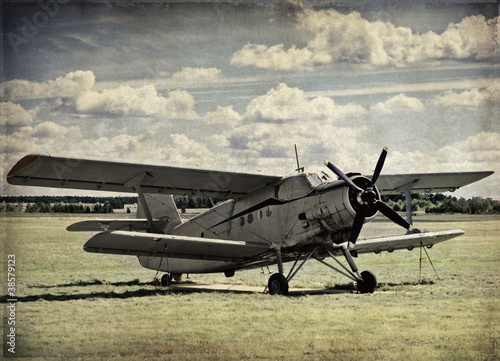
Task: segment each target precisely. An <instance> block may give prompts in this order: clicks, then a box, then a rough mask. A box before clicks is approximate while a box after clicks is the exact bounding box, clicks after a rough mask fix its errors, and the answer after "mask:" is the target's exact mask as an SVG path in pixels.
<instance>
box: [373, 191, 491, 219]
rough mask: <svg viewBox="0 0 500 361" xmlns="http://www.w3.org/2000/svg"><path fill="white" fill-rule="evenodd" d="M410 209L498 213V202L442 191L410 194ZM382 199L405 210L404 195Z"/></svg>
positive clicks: (392, 206) (398, 208)
mask: <svg viewBox="0 0 500 361" xmlns="http://www.w3.org/2000/svg"><path fill="white" fill-rule="evenodd" d="M411 198H412V200H411V209H412V211H413V212H418V211H425V212H426V213H465V214H481V213H500V202H498V201H495V200H492V199H485V198H480V197H474V198H471V199H465V198H457V197H453V196H446V195H444V194H442V193H434V194H424V193H419V194H412V196H411ZM382 200H383V201H384V202H385V203H387V205H388V206H389V207H391V208H392V209H394V210H395V211H406V201H405V195H404V194H400V195H393V196H382Z"/></svg>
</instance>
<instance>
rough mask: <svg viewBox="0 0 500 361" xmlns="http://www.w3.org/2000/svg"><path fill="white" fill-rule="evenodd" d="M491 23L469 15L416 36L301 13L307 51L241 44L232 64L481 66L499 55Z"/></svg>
mask: <svg viewBox="0 0 500 361" xmlns="http://www.w3.org/2000/svg"><path fill="white" fill-rule="evenodd" d="M496 21H497V19H496V18H495V19H490V20H486V19H485V17H484V16H483V15H478V16H470V17H467V18H464V19H463V20H462V21H461V22H460V23H458V24H450V25H449V27H448V28H447V29H446V31H444V32H443V33H442V34H436V33H434V32H432V31H429V32H427V33H424V34H418V33H413V32H412V31H411V29H410V28H407V27H396V26H394V25H393V24H391V23H389V22H381V21H375V22H369V21H368V20H366V19H363V18H362V17H361V15H360V14H359V13H358V12H351V13H349V14H341V13H339V12H337V11H335V10H333V9H329V10H320V11H315V10H313V9H304V12H303V13H302V14H301V15H300V16H299V23H298V27H299V29H305V30H308V31H310V32H311V33H312V38H311V39H310V40H309V41H308V43H307V46H306V47H304V48H302V49H299V48H296V47H295V46H292V47H290V48H289V49H285V48H284V45H283V44H279V45H274V46H267V45H262V44H246V45H245V46H244V47H243V48H242V49H240V50H238V51H237V52H235V53H234V54H233V57H232V59H231V64H233V65H236V66H241V67H243V66H252V67H257V68H263V69H271V70H303V69H306V70H307V69H312V68H313V67H317V66H322V65H328V64H334V63H350V64H367V65H375V66H398V67H400V66H406V65H408V64H413V63H422V62H434V61H439V60H442V59H453V60H468V61H481V62H485V61H491V59H492V58H493V57H495V56H497V57H498V56H499V54H498V53H495V34H496Z"/></svg>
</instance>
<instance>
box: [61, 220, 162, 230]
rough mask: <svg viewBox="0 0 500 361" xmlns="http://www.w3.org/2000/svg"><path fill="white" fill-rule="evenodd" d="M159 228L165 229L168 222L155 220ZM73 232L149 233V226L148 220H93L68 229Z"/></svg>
mask: <svg viewBox="0 0 500 361" xmlns="http://www.w3.org/2000/svg"><path fill="white" fill-rule="evenodd" d="M153 222H154V223H155V225H157V226H158V227H161V228H163V227H165V226H166V224H167V223H168V221H165V220H161V219H153ZM66 230H67V231H71V232H102V231H116V230H122V231H147V230H149V224H148V220H147V219H145V218H144V219H91V220H87V221H81V222H76V223H73V224H72V225H70V226H68V228H66Z"/></svg>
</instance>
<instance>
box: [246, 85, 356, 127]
mask: <svg viewBox="0 0 500 361" xmlns="http://www.w3.org/2000/svg"><path fill="white" fill-rule="evenodd" d="M364 112H365V109H364V108H363V107H361V106H358V105H353V104H348V105H344V106H341V105H338V104H336V103H335V102H334V101H333V100H332V99H331V98H327V97H321V96H320V97H316V98H313V99H312V100H309V99H308V98H307V97H306V94H305V92H304V91H303V90H301V89H299V88H290V87H288V86H287V85H286V84H284V83H281V84H279V85H278V86H277V87H276V88H273V89H271V90H269V91H268V92H267V94H265V95H261V96H259V97H257V98H254V99H253V100H252V101H251V102H250V103H249V104H248V105H247V107H246V113H245V115H244V119H245V120H246V121H261V122H286V121H294V120H304V121H307V120H311V119H321V120H324V121H327V120H334V119H339V118H343V117H346V116H359V115H361V114H363V113H364Z"/></svg>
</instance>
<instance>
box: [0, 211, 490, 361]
mask: <svg viewBox="0 0 500 361" xmlns="http://www.w3.org/2000/svg"><path fill="white" fill-rule="evenodd" d="M76 220H78V219H77V218H67V217H47V218H42V217H39V218H38V217H27V218H23V217H9V216H8V215H4V216H2V217H0V222H1V223H0V225H1V227H2V228H4V229H5V230H6V231H5V232H4V233H3V234H4V235H5V237H6V242H2V245H3V255H4V256H3V260H4V262H3V264H2V267H3V268H5V265H6V263H7V262H6V259H7V258H6V255H7V254H11V253H13V254H15V255H16V277H17V296H18V298H19V300H20V301H19V302H18V303H17V309H16V321H17V325H16V326H17V327H16V331H17V336H18V340H17V342H18V343H17V351H18V352H17V353H16V356H18V357H20V356H25V357H33V358H36V357H39V358H48V357H60V358H61V359H68V358H86V359H104V358H108V357H121V358H124V359H130V360H135V359H151V358H155V357H156V358H158V359H172V360H179V359H182V360H200V359H203V360H206V359H227V360H240V359H251V360H255V359H273V360H275V359H284V360H303V359H313V360H331V359H343V360H366V359H379V360H401V359H406V360H495V359H499V358H500V355H499V350H498V338H499V329H498V327H499V324H500V322H499V321H500V310H499V303H498V299H499V291H498V289H499V286H500V278H499V277H498V275H497V272H498V270H499V269H500V267H499V266H500V257H499V255H500V254H499V253H500V252H499V251H500V245H499V240H500V218H499V217H498V216H477V217H470V216H469V217H461V216H457V217H450V216H442V217H439V216H431V215H429V216H422V217H417V219H416V220H415V221H416V223H417V225H418V226H419V227H420V228H423V229H429V230H438V229H455V228H460V229H463V230H465V231H466V235H465V236H463V237H460V238H457V239H455V240H451V241H448V242H445V243H442V244H438V245H436V246H435V247H433V248H432V249H431V250H428V251H429V254H430V256H431V259H432V261H433V263H434V266H435V267H436V270H437V273H438V275H439V278H438V277H437V276H436V274H435V273H434V271H433V269H432V267H431V266H430V264H429V262H428V260H427V258H426V257H425V254H424V259H423V263H422V273H421V278H422V279H423V280H424V282H421V283H419V282H418V281H419V251H418V250H417V249H415V250H413V251H412V252H408V251H400V252H397V251H396V252H394V253H391V254H388V253H382V254H380V255H375V254H369V255H360V257H359V258H358V259H357V260H356V262H357V263H358V265H359V267H360V269H361V270H364V269H369V270H371V271H373V272H374V273H375V274H376V275H377V278H378V280H379V283H380V287H379V290H377V291H376V292H375V293H373V294H367V295H359V294H352V293H350V292H349V291H344V290H342V289H341V290H339V291H336V292H333V293H320V294H307V293H304V294H300V293H299V294H297V295H296V296H292V297H281V296H269V295H266V294H261V293H259V292H255V293H251V292H248V293H232V292H211V291H204V292H187V291H182V292H180V291H172V292H169V291H168V290H167V289H164V288H162V287H158V286H155V285H153V284H152V280H153V277H154V276H155V272H154V271H150V270H146V269H143V268H141V267H140V265H139V263H138V262H137V260H136V259H135V258H134V257H120V256H113V255H97V254H89V253H86V252H84V251H83V250H82V246H83V244H84V243H85V241H86V239H87V238H88V237H89V235H88V234H77V233H69V232H66V231H65V228H66V226H67V225H69V224H70V223H72V222H74V221H76ZM435 220H441V221H445V222H435ZM379 232H386V233H391V232H393V233H398V232H399V230H398V229H397V228H396V229H395V228H393V227H392V225H391V224H389V223H387V222H373V223H372V224H369V225H367V227H366V229H365V230H364V234H365V235H367V236H370V235H374V234H377V233H379ZM286 266H287V267H286V268H288V267H289V265H286ZM2 270H3V271H4V269H2ZM275 271H276V267H274V268H271V272H275ZM2 277H3V278H4V279H5V278H6V276H5V271H4V272H3V273H2ZM268 277H269V276H268V274H267V270H266V272H265V274H263V273H262V271H261V270H260V269H259V270H252V271H246V272H237V273H236V275H235V277H233V278H229V279H228V278H225V277H224V276H223V275H190V278H189V281H191V282H196V283H232V284H246V285H252V286H259V287H262V290H263V289H264V287H265V285H266V283H267V279H268ZM336 284H340V285H346V284H348V281H347V280H346V279H344V278H342V276H339V275H337V274H335V273H333V272H331V271H330V270H329V269H328V268H326V267H324V266H322V265H320V264H319V263H317V262H309V263H307V264H306V265H305V266H304V268H303V271H302V272H299V274H298V275H297V277H296V278H295V279H294V280H293V281H292V284H291V287H303V288H310V287H316V288H325V287H333V286H334V285H336ZM3 294H5V291H4V293H3ZM2 308H3V309H5V307H2Z"/></svg>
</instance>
